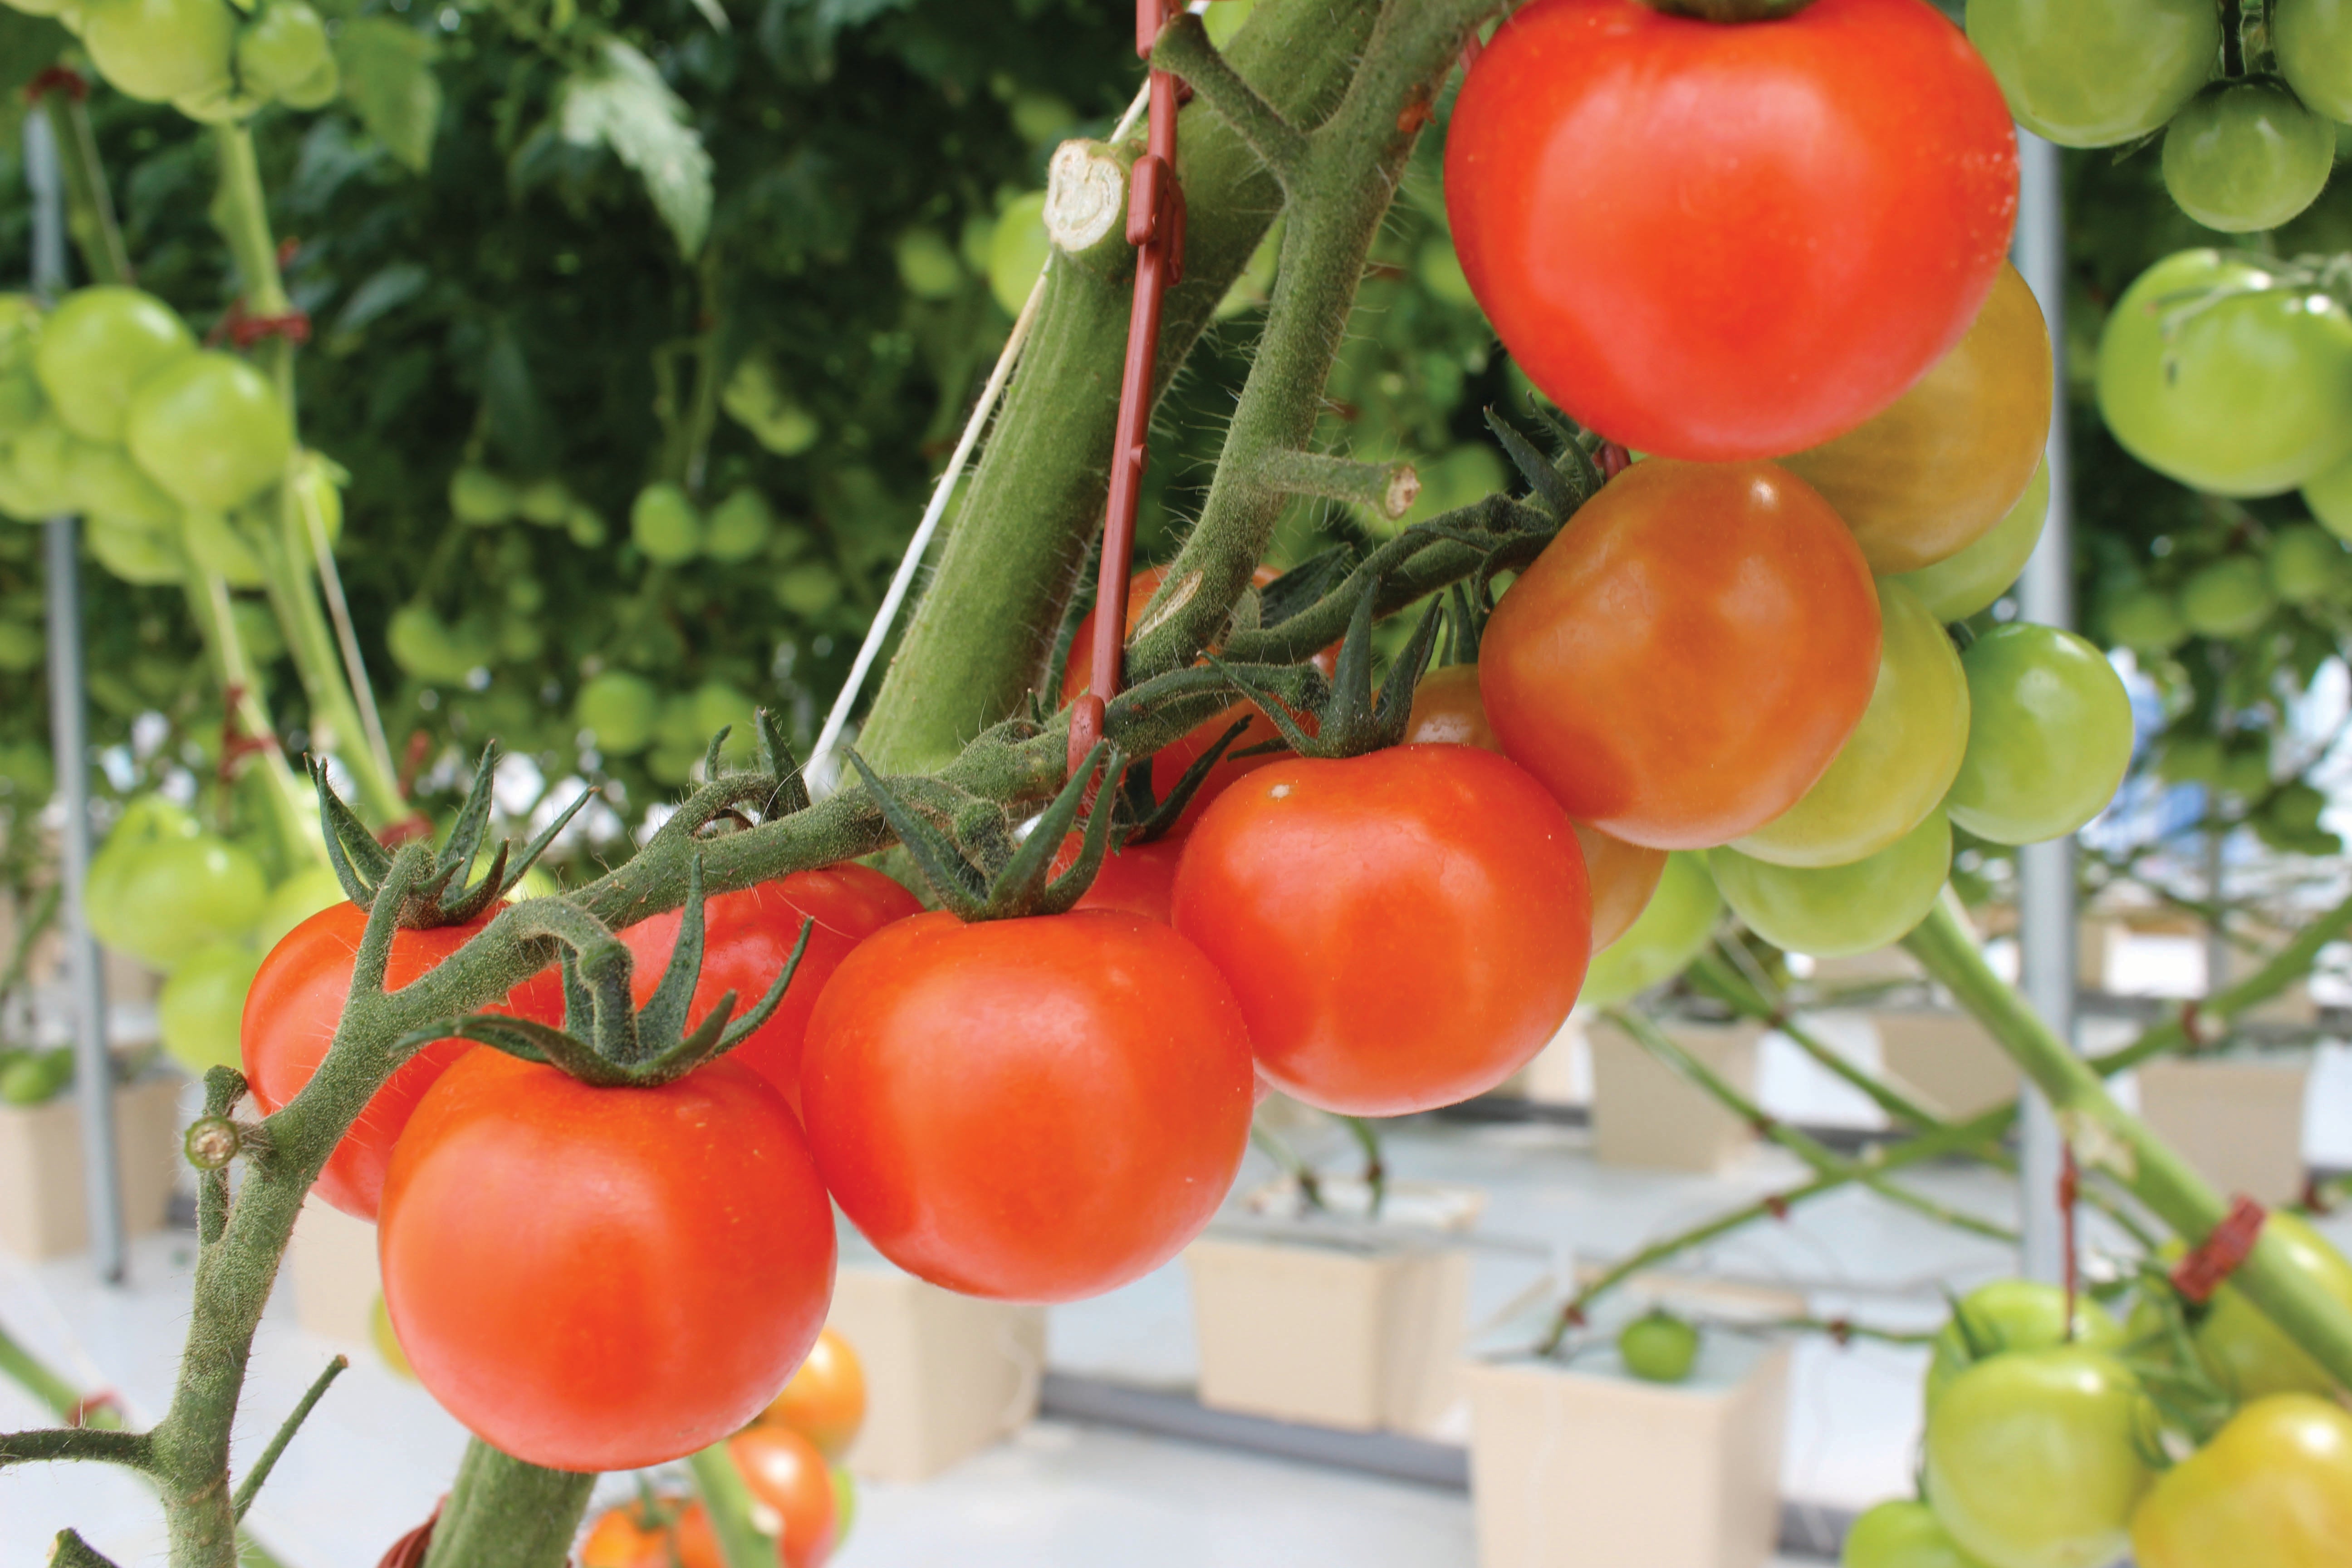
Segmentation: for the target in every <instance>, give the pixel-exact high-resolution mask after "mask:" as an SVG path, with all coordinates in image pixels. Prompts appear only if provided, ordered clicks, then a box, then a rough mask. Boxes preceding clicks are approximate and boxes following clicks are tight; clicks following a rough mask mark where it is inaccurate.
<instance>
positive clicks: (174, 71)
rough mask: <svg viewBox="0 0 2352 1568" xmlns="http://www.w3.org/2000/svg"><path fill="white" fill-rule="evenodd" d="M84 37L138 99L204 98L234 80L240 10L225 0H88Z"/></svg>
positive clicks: (107, 71)
mask: <svg viewBox="0 0 2352 1568" xmlns="http://www.w3.org/2000/svg"><path fill="white" fill-rule="evenodd" d="M81 41H82V43H83V44H84V45H85V46H86V47H88V48H89V58H90V59H91V61H92V62H93V63H94V64H96V65H97V67H98V69H99V73H100V75H101V76H103V77H105V78H106V79H107V80H108V81H110V82H111V83H113V84H114V85H115V86H116V87H117V88H119V89H121V90H122V91H124V92H126V93H128V94H130V95H131V97H132V98H138V99H144V100H146V101H148V102H150V103H164V102H168V101H170V100H173V99H175V98H200V97H202V96H204V95H205V94H206V93H210V92H215V91H218V90H221V89H226V88H227V87H228V85H229V82H230V77H229V57H230V53H231V51H232V50H234V49H235V47H236V13H235V12H234V11H232V10H230V9H229V8H228V6H227V5H226V3H225V0H87V3H86V4H85V5H83V7H82V32H81Z"/></svg>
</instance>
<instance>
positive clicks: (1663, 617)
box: [1478, 13, 1879, 848]
mask: <svg viewBox="0 0 2352 1568" xmlns="http://www.w3.org/2000/svg"><path fill="white" fill-rule="evenodd" d="M1807 14H1808V15H1810V13H1807ZM1735 587H1736V588H1737V590H1738V591H1737V592H1734V591H1733V590H1734V589H1735ZM1878 660H1879V624H1878V595H1877V593H1876V591H1875V590H1874V588H1873V586H1872V584H1871V579H1870V571H1869V568H1868V567H1867V566H1865V565H1864V563H1863V559H1862V552H1861V551H1860V550H1858V549H1857V548H1856V547H1855V545H1854V542H1853V535H1852V534H1850V533H1849V532H1847V531H1846V528H1845V525H1844V524H1843V523H1842V522H1841V521H1838V518H1837V514H1836V513H1834V512H1832V510H1830V509H1829V508H1828V507H1827V506H1826V505H1824V504H1823V503H1822V500H1821V498H1820V497H1819V496H1818V495H1816V494H1815V493H1814V492H1813V490H1812V489H1811V487H1809V486H1807V485H1806V484H1804V483H1803V481H1801V480H1799V479H1792V478H1791V477H1790V475H1789V474H1788V473H1786V472H1785V471H1784V470H1782V469H1780V468H1774V467H1773V466H1772V465H1770V464H1727V465H1720V466H1702V465H1698V464H1693V463H1676V462H1672V461H1668V460H1664V459H1660V458H1651V459H1649V460H1648V461H1646V462H1642V463H1636V464H1635V465H1633V468H1629V469H1627V470H1626V471H1625V472H1624V473H1622V474H1621V475H1619V476H1618V477H1617V478H1616V479H1613V480H1612V481H1611V482H1610V483H1609V485H1608V486H1607V487H1606V488H1605V489H1602V490H1601V493H1600V495H1599V496H1597V497H1595V498H1594V499H1593V500H1591V501H1589V502H1587V503H1586V504H1585V507H1584V509H1583V510H1581V511H1580V512H1579V513H1578V514H1577V517H1576V521H1575V522H1574V523H1573V524H1572V525H1571V526H1570V527H1569V528H1567V529H1565V530H1563V531H1561V533H1560V535H1559V538H1558V539H1556V540H1554V541H1553V542H1552V543H1551V544H1550V546H1549V548H1547V549H1546V550H1545V551H1544V552H1543V554H1542V555H1541V556H1540V557H1539V558H1538V560H1537V561H1536V563H1535V564H1534V565H1533V566H1531V567H1530V568H1528V571H1527V572H1526V573H1525V574H1522V575H1521V576H1520V577H1519V579H1518V580H1517V582H1515V583H1513V584H1511V587H1510V589H1509V591H1508V592H1507V593H1506V594H1505V595H1503V599H1502V603H1501V604H1500V605H1497V606H1496V610H1495V615H1494V618H1493V619H1492V620H1491V621H1490V622H1489V623H1488V625H1487V627H1486V637H1485V639H1484V640H1483V642H1482V643H1481V645H1480V653H1479V659H1478V689H1479V691H1480V694H1481V695H1482V696H1483V697H1484V698H1485V700H1486V716H1487V719H1488V721H1490V722H1491V723H1492V724H1493V725H1494V727H1495V732H1496V734H1497V735H1499V736H1501V737H1502V741H1503V750H1504V751H1505V752H1506V753H1507V754H1508V755H1509V756H1510V758H1511V759H1512V760H1513V761H1514V762H1517V763H1519V764H1520V765H1521V766H1522V767H1524V768H1526V769H1527V770H1528V772H1530V773H1534V774H1535V775H1536V777H1537V778H1538V779H1540V780H1541V781H1542V782H1543V784H1544V786H1545V787H1546V788H1548V789H1549V790H1550V791H1551V793H1552V795H1554V796H1555V797H1557V798H1558V800H1559V804H1560V805H1561V806H1562V807H1563V808H1565V809H1566V810H1567V812H1568V814H1569V815H1570V816H1572V817H1574V818H1576V819H1577V820H1578V821H1579V822H1589V823H1591V825H1592V826H1595V827H1598V828H1600V829H1601V831H1602V832H1604V833H1608V834H1611V835H1612V836H1613V837H1619V838H1622V839H1625V840H1627V841H1628V842H1630V843H1634V844H1645V845H1649V846H1651V847H1655V848H1703V847H1709V846H1712V845H1717V844H1722V843H1726V842H1728V841H1729V840H1731V839H1734V838H1737V837H1740V836H1741V835H1743V834H1746V833H1749V832H1752V831H1754V830H1755V829H1756V828H1758V827H1760V826H1763V825H1764V824H1765V823H1767V822H1769V821H1770V820H1771V819H1772V818H1773V817H1775V816H1779V815H1780V813H1782V812H1783V811H1786V810H1787V809H1788V808H1789V807H1790V805H1794V804H1795V803H1796V800H1797V798H1798V797H1799V796H1800V795H1803V794H1804V793H1805V791H1806V790H1808V789H1810V788H1811V787H1812V784H1813V783H1814V781H1815V780H1817V779H1819V778H1820V777H1821V776H1822V773H1824V772H1826V771H1827V770H1828V768H1829V765H1830V763H1831V761H1832V758H1834V757H1835V756H1836V754H1837V750H1838V748H1839V747H1840V746H1842V745H1843V744H1844V743H1845V739H1846V737H1847V736H1848V735H1849V734H1850V733H1852V732H1853V727H1854V725H1855V723H1856V722H1857V721H1859V720H1860V719H1861V717H1862V714H1863V711H1864V709H1865V708H1866V707H1867V706H1868V705H1869V702H1870V695H1871V691H1872V689H1873V687H1874V684H1875V682H1876V679H1877V674H1878Z"/></svg>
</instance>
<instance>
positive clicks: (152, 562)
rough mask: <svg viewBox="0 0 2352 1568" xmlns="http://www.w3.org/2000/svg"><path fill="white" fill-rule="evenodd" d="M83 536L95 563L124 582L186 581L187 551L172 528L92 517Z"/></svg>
mask: <svg viewBox="0 0 2352 1568" xmlns="http://www.w3.org/2000/svg"><path fill="white" fill-rule="evenodd" d="M83 537H84V538H85V539H86V540H87V541H88V542H89V552H90V555H91V556H92V557H93V558H94V559H95V560H96V561H97V562H98V563H99V564H100V566H103V567H105V568H106V569H107V570H108V571H109V572H110V573H112V574H114V575H115V576H117V577H120V578H121V579H122V580H123V581H124V582H126V583H138V584H144V585H145V586H148V587H160V586H161V585H163V584H166V583H184V582H186V581H187V575H188V557H187V553H186V552H184V551H183V550H182V549H181V548H180V540H179V535H178V533H177V532H176V531H171V530H165V531H160V532H159V531H155V530H153V529H147V528H142V527H140V526H139V525H138V524H137V523H135V522H120V521H116V520H115V519H113V518H110V517H93V518H89V519H87V520H86V521H85V527H84V529H83Z"/></svg>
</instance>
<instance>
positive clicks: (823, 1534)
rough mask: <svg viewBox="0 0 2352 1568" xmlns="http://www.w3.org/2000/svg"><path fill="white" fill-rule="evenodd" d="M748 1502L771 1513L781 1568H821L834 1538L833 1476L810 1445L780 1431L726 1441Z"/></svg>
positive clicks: (762, 1430) (757, 1429)
mask: <svg viewBox="0 0 2352 1568" xmlns="http://www.w3.org/2000/svg"><path fill="white" fill-rule="evenodd" d="M727 1454H728V1457H729V1458H731V1459H733V1460H734V1461H735V1468H736V1469H738V1470H740V1472H742V1476H743V1484H744V1485H745V1486H746V1487H748V1488H749V1489H751V1498H752V1500H753V1501H754V1502H756V1503H759V1504H760V1505H761V1507H763V1508H765V1509H767V1510H772V1512H773V1514H774V1520H773V1521H772V1525H773V1528H772V1530H771V1533H772V1534H773V1535H775V1536H776V1538H777V1555H778V1557H779V1559H780V1560H781V1563H782V1568H824V1562H825V1559H827V1558H828V1557H831V1556H832V1555H833V1548H834V1542H835V1541H836V1540H837V1539H838V1538H839V1534H840V1531H839V1523H840V1521H838V1520H837V1519H835V1510H834V1496H833V1472H832V1471H831V1470H829V1469H827V1468H825V1463H824V1455H823V1454H821V1453H819V1452H818V1451H817V1448H816V1445H815V1444H814V1443H812V1442H810V1441H809V1440H808V1439H807V1438H806V1437H803V1436H801V1435H800V1434H799V1433H797V1432H795V1431H793V1430H792V1429H791V1428H789V1427H784V1426H754V1427H752V1428H751V1430H750V1431H748V1432H740V1433H738V1434H736V1436H733V1437H730V1438H729V1439H728V1442H727Z"/></svg>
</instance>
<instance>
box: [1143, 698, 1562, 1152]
mask: <svg viewBox="0 0 2352 1568" xmlns="http://www.w3.org/2000/svg"><path fill="white" fill-rule="evenodd" d="M1175 913H1176V929H1177V930H1178V931H1181V932H1182V933H1183V934H1184V935H1186V936H1188V937H1190V938H1192V940H1193V941H1194V942H1198V943H1199V944H1200V946H1201V951H1202V952H1205V953H1207V954H1208V955H1209V958H1210V961H1211V962H1212V963H1215V964H1216V966H1217V968H1218V969H1219V970H1220V971H1221V972H1222V973H1223V974H1224V976H1225V978H1226V980H1228V981H1229V982H1231V983H1232V985H1233V988H1234V995H1235V996H1237V997H1238V998H1240V1001H1241V1007H1242V1014H1243V1016H1244V1017H1246V1018H1247V1019H1248V1020H1249V1031H1250V1040H1251V1043H1252V1044H1253V1045H1254V1046H1255V1048H1256V1051H1257V1058H1258V1067H1259V1070H1260V1071H1261V1072H1262V1073H1264V1074H1265V1077H1266V1078H1267V1079H1270V1080H1271V1081H1272V1082H1273V1084H1274V1085H1275V1087H1276V1088H1277V1089H1282V1090H1283V1091H1284V1092H1285V1093H1287V1094H1290V1095H1293V1096H1295V1097H1296V1098H1297V1099H1299V1100H1305V1101H1306V1102H1307V1104H1309V1105H1313V1106H1318V1107H1320V1108H1322V1109H1323V1110H1336V1111H1340V1112H1344V1113H1346V1114H1349V1115H1357V1116H1400V1115H1403V1114H1405V1113H1406V1112H1408V1111H1415V1110H1430V1109H1432V1108H1433V1107H1436V1106H1440V1105H1451V1104H1453V1103H1454V1102H1455V1101H1457V1100H1467V1099H1468V1098H1469V1097H1470V1096H1472V1095H1474V1094H1478V1093H1481V1092H1483V1091H1484V1090H1486V1089H1492V1088H1494V1087H1495V1085H1496V1084H1498V1083H1500V1082H1502V1081H1503V1079H1507V1078H1508V1077H1510V1075H1511V1074H1513V1073H1514V1072H1517V1070H1518V1069H1519V1068H1521V1067H1524V1066H1525V1065H1526V1064H1527V1061H1528V1058H1530V1057H1532V1056H1534V1055H1535V1054H1536V1052H1538V1050H1541V1049H1542V1048H1543V1047H1544V1044H1545V1042H1546V1041H1548V1040H1549V1039H1550V1038H1551V1037H1552V1036H1553V1035H1554V1034H1555V1033H1557V1032H1558V1031H1559V1026H1560V1023H1561V1021H1562V1020H1564V1019H1565V1018H1566V1017H1567V1016H1568V1010H1569V1008H1570V1006H1571V1005H1574V1003H1575V1001H1576V993H1577V988H1578V986H1580V984H1582V983H1583V979H1584V965H1585V960H1586V957H1587V955H1588V954H1589V953H1590V952H1591V941H1592V935H1591V917H1592V906H1591V890H1590V889H1589V887H1588V885H1587V883H1586V880H1585V872H1584V856H1583V853H1582V851H1581V850H1580V848H1579V847H1577V842H1576V833H1575V829H1574V827H1573V826H1571V825H1570V822H1569V820H1568V818H1567V817H1566V816H1564V815H1562V813H1561V812H1560V809H1559V806H1558V805H1555V804H1554V803H1553V801H1552V799H1551V797H1550V796H1549V795H1546V794H1545V793H1544V790H1543V787H1542V786H1541V785H1540V784H1538V783H1537V782H1536V781H1535V780H1534V779H1533V778H1530V777H1529V776H1528V774H1527V773H1525V772H1524V771H1523V770H1521V769H1520V768H1519V767H1518V766H1517V765H1516V764H1515V763H1512V762H1510V761H1509V760H1508V759H1507V758H1505V757H1501V756H1497V755H1496V754H1495V753H1494V752H1485V751H1479V750H1476V749H1475V748H1473V747H1469V746H1454V745H1418V746H1398V747H1395V748H1392V749H1391V750H1389V751H1384V752H1371V753H1370V754H1369V755H1366V756H1360V757H1350V758H1348V759H1346V760H1344V761H1330V760H1323V759H1313V758H1304V757H1290V758H1283V759H1280V760H1279V761H1278V762H1277V763H1275V764H1274V765H1272V766H1269V767H1265V768H1261V769H1259V770H1258V771H1257V772H1255V773H1252V774H1250V775H1249V776H1248V777H1247V778H1245V779H1244V780H1242V781H1240V782H1239V783H1237V784H1234V787H1233V788H1232V789H1230V790H1227V791H1226V792H1225V793H1224V794H1223V795H1220V796H1218V797H1217V800H1216V802H1215V803H1214V804H1213V805H1211V806H1210V807H1209V809H1208V811H1207V812H1205V813H1204V814H1202V817H1201V821H1200V825H1199V826H1196V827H1194V828H1193V829H1192V837H1191V838H1190V839H1188V840H1187V841H1186V844H1185V848H1184V859H1183V863H1182V865H1181V866H1180V867H1179V868H1178V869H1177V873H1176V904H1175Z"/></svg>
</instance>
